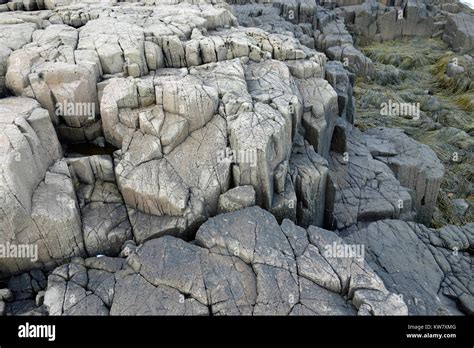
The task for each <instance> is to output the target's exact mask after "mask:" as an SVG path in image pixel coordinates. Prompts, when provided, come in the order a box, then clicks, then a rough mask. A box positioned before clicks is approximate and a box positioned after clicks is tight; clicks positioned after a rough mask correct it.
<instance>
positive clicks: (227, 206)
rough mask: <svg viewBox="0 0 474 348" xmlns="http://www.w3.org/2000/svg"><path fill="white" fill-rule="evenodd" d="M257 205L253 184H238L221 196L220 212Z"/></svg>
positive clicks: (218, 210) (218, 208)
mask: <svg viewBox="0 0 474 348" xmlns="http://www.w3.org/2000/svg"><path fill="white" fill-rule="evenodd" d="M252 205H255V190H254V188H253V187H252V186H237V187H235V188H233V189H230V190H229V191H227V192H226V193H223V194H221V195H220V196H219V202H218V207H217V212H218V214H221V213H229V212H231V211H235V210H240V209H244V208H247V207H250V206H252Z"/></svg>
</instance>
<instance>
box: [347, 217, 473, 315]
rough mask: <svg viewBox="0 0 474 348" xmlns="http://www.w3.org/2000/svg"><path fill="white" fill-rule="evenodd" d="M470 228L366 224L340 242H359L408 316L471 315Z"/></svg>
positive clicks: (390, 223)
mask: <svg viewBox="0 0 474 348" xmlns="http://www.w3.org/2000/svg"><path fill="white" fill-rule="evenodd" d="M473 227H474V226H473V225H472V224H468V225H466V226H463V227H458V226H452V225H448V226H445V227H443V228H441V229H439V230H432V229H429V228H427V227H425V226H423V225H421V224H415V223H412V222H404V221H399V220H383V221H377V222H374V223H372V224H370V225H369V226H368V227H367V228H365V229H361V230H358V231H355V232H354V233H352V234H351V235H349V236H348V237H346V238H344V240H345V241H346V242H347V243H361V244H363V245H365V248H366V250H367V262H368V263H369V265H370V266H371V267H372V268H373V270H374V271H375V272H376V273H377V274H378V275H379V276H380V277H381V278H382V279H383V281H384V283H385V285H386V286H387V288H388V289H390V291H393V292H396V293H399V294H402V295H403V299H404V301H405V303H406V304H407V306H408V310H409V313H410V314H414V315H452V314H454V315H459V314H460V311H462V312H464V313H466V314H472V312H473V307H472V303H473V302H472V300H473V291H472V256H471V255H470V254H469V249H470V248H472V243H473V232H474V230H473Z"/></svg>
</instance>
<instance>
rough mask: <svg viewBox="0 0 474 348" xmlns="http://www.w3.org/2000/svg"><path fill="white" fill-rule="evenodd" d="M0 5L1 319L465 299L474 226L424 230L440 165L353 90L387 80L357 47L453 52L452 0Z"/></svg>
mask: <svg viewBox="0 0 474 348" xmlns="http://www.w3.org/2000/svg"><path fill="white" fill-rule="evenodd" d="M0 2H3V4H0V12H1V13H0V128H1V130H0V158H1V161H0V288H2V289H0V314H2V315H3V314H7V315H20V314H23V315H165V314H167V315H435V314H441V315H451V314H455V315H457V314H462V313H464V314H472V313H473V311H474V301H473V294H474V291H473V288H472V274H471V266H472V248H473V243H474V236H473V233H474V227H473V225H472V221H467V222H470V223H467V224H465V225H464V224H463V226H460V225H453V224H450V225H446V226H444V227H441V228H438V229H434V228H430V227H431V226H430V224H431V221H432V216H433V214H436V212H437V211H438V210H439V206H440V197H441V198H442V197H444V196H443V195H441V196H440V192H442V190H443V189H444V187H443V184H444V181H443V180H444V178H445V177H446V176H447V175H448V174H449V173H450V172H449V171H448V170H449V169H450V168H447V169H448V170H447V169H446V167H445V164H446V161H445V160H444V159H441V160H440V159H439V158H438V156H437V154H436V152H435V151H433V149H432V148H430V147H429V146H427V145H424V144H420V142H418V141H416V140H414V139H413V138H411V137H410V133H409V132H406V130H404V129H401V128H400V129H399V128H390V127H373V126H372V127H367V128H368V129H364V127H359V125H358V124H357V119H358V117H360V115H359V114H358V112H359V111H358V110H357V108H356V102H355V97H354V88H356V85H357V83H360V82H358V81H376V82H377V83H379V84H380V85H383V86H386V85H390V86H394V85H396V84H397V83H400V82H401V81H402V79H403V76H404V75H403V74H404V73H403V69H402V68H401V67H400V66H398V67H395V66H394V64H395V63H394V62H393V61H390V62H387V61H384V60H383V59H382V58H380V57H378V56H376V55H370V57H369V54H368V53H367V52H368V51H367V50H365V49H363V48H361V47H362V46H363V45H366V44H369V43H384V42H386V43H388V44H389V42H391V40H394V39H400V38H404V39H407V40H408V39H410V38H413V37H422V38H426V39H428V38H429V39H432V40H437V41H436V42H440V40H444V42H445V44H448V45H450V47H451V48H452V50H453V51H455V52H456V54H458V55H464V56H463V57H465V58H463V62H464V61H469V57H471V56H470V54H472V50H473V48H474V15H473V14H472V11H470V10H468V9H467V8H465V7H464V6H463V5H461V4H459V3H457V2H455V1H453V2H448V1H442V2H439V1H431V0H416V1H415V0H404V1H401V0H400V1H399V0H395V1H393V0H390V1H385V0H384V1H380V2H377V1H375V0H365V1H363V0H355V1H352V0H351V1H349V0H338V1H315V0H291V1H286V0H276V1H270V3H269V2H268V1H251V2H249V1H240V0H239V1H237V0H229V1H226V2H225V1H222V0H212V1H195V0H187V1H181V0H147V1H138V2H122V1H112V0H110V1H105V2H104V1H98V0H87V1H81V2H80V3H77V2H76V1H69V0H60V1H59V0H48V1H42V0H41V1H40V0H21V1H19V0H14V1H0ZM426 59H428V58H426ZM470 59H471V61H472V57H471V58H470ZM413 60H414V59H413ZM420 61H424V60H423V59H420ZM404 62H405V61H404ZM406 62H407V63H406V64H408V61H406ZM410 62H411V61H410ZM458 63H459V62H458V61H457V60H456V61H453V62H450V63H449V64H451V65H449V66H448V65H447V68H446V69H447V70H446V79H450V80H443V81H444V85H443V86H442V87H443V88H446V89H449V88H451V90H452V89H453V88H458V91H460V93H468V96H469V95H472V94H469V93H471V90H472V87H470V86H472V85H473V82H472V76H474V75H471V73H470V70H468V68H467V67H466V65H464V66H465V67H462V66H461V65H459V64H458ZM466 64H467V63H466ZM448 68H449V69H448ZM448 70H449V71H448ZM446 81H448V82H446ZM414 83H416V82H414ZM453 86H455V87H453ZM366 93H367V98H371V96H372V95H373V94H371V91H366ZM430 93H431V94H432V92H431V91H427V92H426V93H425V94H430ZM433 98H435V97H432V100H431V101H426V103H425V104H423V106H422V110H423V113H427V112H433V113H436V112H437V110H438V109H439V107H438V106H439V105H438V104H439V102H438V103H437V102H436V100H435V99H433ZM463 100H464V99H463ZM461 101H462V100H461ZM467 107H469V105H468V106H467ZM418 112H420V111H419V110H418ZM471 121H472V120H471ZM354 124H355V125H354ZM433 127H434V126H433ZM471 130H472V129H471ZM470 134H472V133H469V134H467V133H466V137H470V136H471V135H470ZM465 148H467V149H468V150H467V152H468V155H469V153H470V155H471V156H472V149H469V147H465ZM469 180H472V179H469ZM454 202H457V203H456V204H457V207H458V208H457V209H458V210H462V211H463V214H467V213H466V212H468V211H470V209H472V207H471V203H469V201H468V200H464V199H461V198H459V199H457V200H453V204H454ZM466 216H469V215H466ZM30 248H31V249H30ZM22 252H23V254H22Z"/></svg>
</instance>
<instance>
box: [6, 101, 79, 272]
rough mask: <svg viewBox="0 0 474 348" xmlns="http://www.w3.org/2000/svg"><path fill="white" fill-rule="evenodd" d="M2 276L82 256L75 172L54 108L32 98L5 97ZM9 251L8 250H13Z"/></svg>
mask: <svg viewBox="0 0 474 348" xmlns="http://www.w3.org/2000/svg"><path fill="white" fill-rule="evenodd" d="M0 126H1V127H2V131H1V134H0V139H1V141H0V151H1V158H2V160H1V161H0V166H1V167H2V169H1V173H2V176H1V181H0V203H1V210H0V212H1V213H0V244H2V246H4V248H6V249H10V248H9V247H8V246H7V243H9V244H11V245H13V249H17V248H18V246H20V245H24V246H25V248H26V249H28V251H29V253H26V249H25V255H23V256H24V257H23V258H22V257H16V255H12V254H7V255H11V256H12V257H11V258H6V259H2V262H1V263H0V274H1V275H0V278H4V277H5V276H8V275H10V274H12V273H17V272H19V271H21V270H25V269H29V268H32V267H39V266H42V265H44V266H52V265H54V263H55V262H61V261H64V259H65V258H68V257H71V256H74V255H81V254H83V252H84V245H83V242H82V234H81V220H80V216H79V211H78V206H77V202H76V196H75V192H74V188H73V185H72V182H71V177H70V172H69V170H68V167H67V165H66V163H65V162H64V161H63V160H60V157H61V153H62V152H61V148H60V145H59V142H58V139H57V137H56V135H55V132H54V128H53V126H52V124H51V120H50V118H49V115H48V112H47V111H46V110H44V109H42V108H41V107H40V105H39V104H38V103H37V102H36V101H34V100H32V99H28V98H16V97H11V98H5V99H0ZM7 253H8V252H7Z"/></svg>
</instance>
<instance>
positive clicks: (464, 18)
mask: <svg viewBox="0 0 474 348" xmlns="http://www.w3.org/2000/svg"><path fill="white" fill-rule="evenodd" d="M443 40H444V41H446V42H447V43H448V44H449V45H450V46H452V47H453V48H454V49H456V50H457V51H459V53H465V52H469V51H471V50H472V49H473V48H474V18H473V16H471V15H469V14H467V13H463V12H461V13H456V14H454V15H450V16H448V17H447V22H446V29H445V31H444V34H443Z"/></svg>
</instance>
